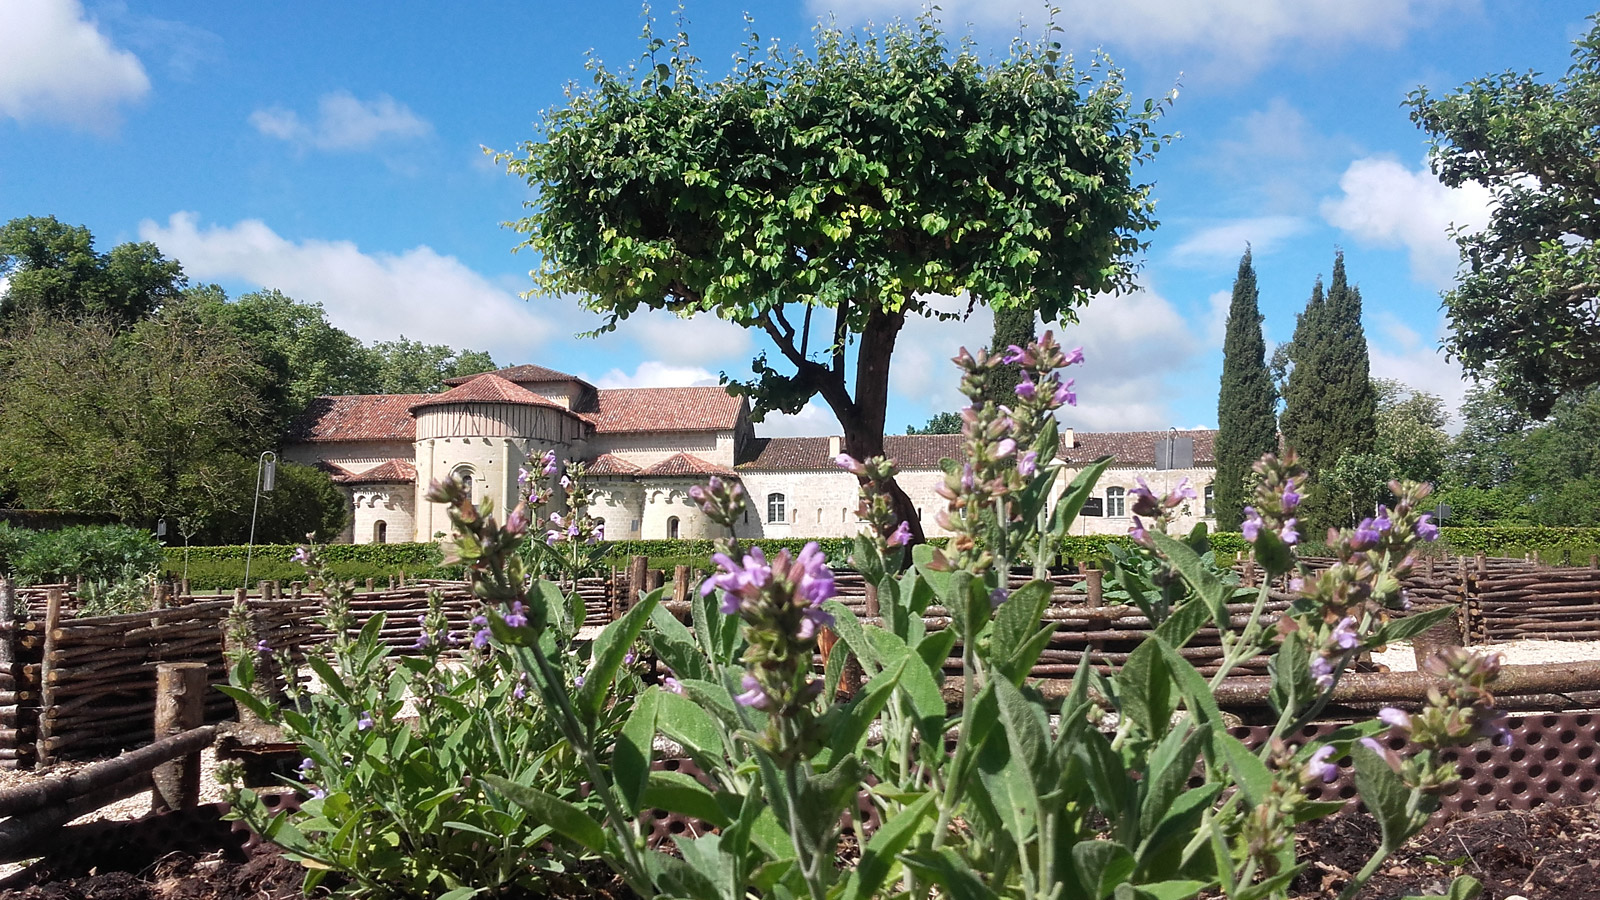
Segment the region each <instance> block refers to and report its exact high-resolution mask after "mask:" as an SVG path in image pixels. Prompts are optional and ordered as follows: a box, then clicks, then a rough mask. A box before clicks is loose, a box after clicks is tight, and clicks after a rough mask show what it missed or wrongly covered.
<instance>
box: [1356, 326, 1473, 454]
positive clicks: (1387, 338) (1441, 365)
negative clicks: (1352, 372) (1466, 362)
mask: <svg viewBox="0 0 1600 900" xmlns="http://www.w3.org/2000/svg"><path fill="white" fill-rule="evenodd" d="M1372 322H1373V326H1374V329H1373V330H1374V332H1375V334H1374V335H1373V336H1372V337H1369V338H1368V339H1367V355H1368V356H1369V357H1370V359H1371V371H1372V376H1373V377H1374V378H1393V379H1395V380H1396V381H1399V382H1401V383H1403V384H1405V385H1406V386H1407V387H1410V388H1411V389H1413V390H1419V391H1427V392H1428V393H1430V394H1434V395H1436V396H1438V397H1441V398H1443V399H1444V402H1445V408H1446V409H1448V410H1449V411H1450V414H1451V418H1452V421H1451V422H1450V424H1449V425H1448V429H1449V430H1450V431H1451V432H1454V431H1456V430H1458V429H1459V428H1460V425H1459V422H1458V421H1457V420H1456V415H1455V414H1456V411H1457V410H1459V409H1460V408H1461V401H1462V400H1463V399H1465V397H1466V394H1467V389H1468V388H1470V387H1471V386H1472V382H1471V381H1470V380H1468V379H1467V378H1466V376H1464V375H1463V374H1462V373H1461V364H1460V363H1459V362H1457V361H1454V360H1446V359H1445V356H1444V353H1443V352H1442V351H1440V350H1439V342H1438V341H1437V340H1435V341H1432V342H1429V341H1426V340H1424V339H1423V337H1422V335H1421V334H1419V333H1418V332H1417V330H1416V329H1414V328H1412V327H1411V326H1409V325H1407V324H1406V323H1404V322H1402V321H1400V320H1399V319H1398V318H1396V317H1395V316H1394V315H1393V314H1391V313H1386V312H1380V313H1378V314H1377V315H1376V316H1374V317H1373V319H1372ZM1444 328H1445V323H1444V322H1442V321H1441V322H1440V323H1439V332H1440V334H1443V332H1444Z"/></svg>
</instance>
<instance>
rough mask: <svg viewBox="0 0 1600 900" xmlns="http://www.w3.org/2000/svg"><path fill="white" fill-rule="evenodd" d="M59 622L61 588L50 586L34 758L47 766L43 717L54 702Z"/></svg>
mask: <svg viewBox="0 0 1600 900" xmlns="http://www.w3.org/2000/svg"><path fill="white" fill-rule="evenodd" d="M60 624H61V589H60V588H51V589H50V592H49V593H48V594H46V595H45V606H44V660H43V661H42V662H41V663H40V666H39V676H40V677H39V727H38V728H37V729H36V731H37V732H38V745H37V752H36V753H35V755H34V759H35V760H37V762H38V765H41V766H47V765H49V764H50V763H51V761H52V756H51V753H50V731H51V727H50V722H49V720H48V719H46V718H45V715H44V714H45V713H47V712H49V711H50V707H51V706H54V705H55V702H56V688H55V682H54V680H53V679H52V678H51V677H50V670H51V668H53V667H54V663H52V662H51V661H50V657H51V655H52V654H53V653H54V652H55V649H56V628H57V627H58V626H59V625H60Z"/></svg>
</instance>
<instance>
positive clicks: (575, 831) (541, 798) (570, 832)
mask: <svg viewBox="0 0 1600 900" xmlns="http://www.w3.org/2000/svg"><path fill="white" fill-rule="evenodd" d="M481 777H482V778H483V780H484V781H485V782H487V783H488V784H489V785H490V786H491V787H493V788H494V789H495V790H497V791H499V792H500V793H502V794H504V795H505V796H506V799H508V800H510V801H511V802H512V803H515V804H517V805H518V806H520V807H522V808H523V809H525V810H527V811H528V812H529V813H531V814H532V815H533V816H534V817H535V818H536V819H537V820H538V821H540V822H544V823H545V824H547V825H549V826H550V827H551V828H552V829H554V830H555V832H556V833H557V834H559V835H561V836H563V837H565V838H567V839H568V840H570V841H572V842H574V843H576V844H577V845H579V846H580V847H583V848H584V849H586V850H589V851H591V852H593V853H601V852H603V851H604V850H605V847H606V832H605V829H604V828H601V827H600V823H598V822H596V821H595V820H593V819H591V818H589V816H588V815H587V814H586V813H584V811H583V810H581V809H579V808H578V807H576V806H573V805H572V804H571V803H568V802H567V801H565V800H562V799H561V798H559V797H553V796H551V795H550V794H546V793H545V792H544V791H541V790H539V789H538V788H534V787H529V786H527V785H524V784H517V783H516V782H514V781H511V780H510V779H507V778H502V777H500V776H499V775H491V774H484V775H482V776H481ZM652 855H655V854H652Z"/></svg>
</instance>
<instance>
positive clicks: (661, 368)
mask: <svg viewBox="0 0 1600 900" xmlns="http://www.w3.org/2000/svg"><path fill="white" fill-rule="evenodd" d="M717 383H718V380H717V375H716V373H714V372H711V371H708V370H706V369H702V368H699V367H698V366H674V365H668V364H667V363H663V362H658V361H656V360H647V361H645V362H642V363H640V364H639V365H638V367H637V368H635V369H634V370H633V373H632V374H629V373H627V372H624V371H622V370H621V369H612V370H611V371H609V372H607V373H605V374H604V375H601V376H600V377H599V378H597V379H595V381H594V386H595V387H601V388H644V387H705V386H709V385H714V384H717Z"/></svg>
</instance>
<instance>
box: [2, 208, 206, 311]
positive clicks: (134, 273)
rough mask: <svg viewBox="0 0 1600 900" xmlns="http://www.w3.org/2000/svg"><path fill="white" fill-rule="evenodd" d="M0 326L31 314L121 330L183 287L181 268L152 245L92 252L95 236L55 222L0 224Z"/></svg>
mask: <svg viewBox="0 0 1600 900" xmlns="http://www.w3.org/2000/svg"><path fill="white" fill-rule="evenodd" d="M0 281H3V284H4V292H3V293H0V324H3V323H6V322H9V321H14V320H16V319H19V318H26V317H28V316H31V315H48V316H52V317H67V318H80V317H90V318H95V319H99V320H102V321H105V322H109V323H112V324H113V325H114V326H115V327H117V328H126V327H128V326H131V325H132V324H133V323H135V322H137V321H139V320H141V319H143V318H146V317H147V316H150V315H152V314H154V313H155V312H156V311H157V310H158V309H160V308H161V307H162V306H163V305H164V304H166V303H168V302H171V301H172V300H173V299H175V298H176V297H177V295H178V292H179V290H181V289H182V288H183V285H184V282H185V279H184V276H183V269H182V268H181V267H180V266H179V265H178V263H177V262H176V261H174V260H169V259H166V258H164V257H162V255H161V251H160V250H159V249H157V248H156V245H154V244H151V243H148V242H146V243H138V244H118V245H117V246H115V247H113V248H111V252H109V253H98V252H96V251H95V249H94V236H93V235H91V234H90V233H89V229H87V228H84V227H83V226H81V225H80V226H75V227H74V226H69V225H65V224H63V223H61V222H60V221H58V220H57V219H56V218H55V217H54V216H26V217H22V218H16V219H12V220H11V221H9V222H7V223H5V224H4V225H0Z"/></svg>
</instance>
